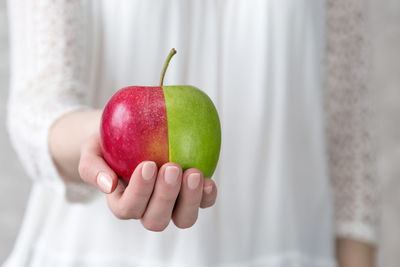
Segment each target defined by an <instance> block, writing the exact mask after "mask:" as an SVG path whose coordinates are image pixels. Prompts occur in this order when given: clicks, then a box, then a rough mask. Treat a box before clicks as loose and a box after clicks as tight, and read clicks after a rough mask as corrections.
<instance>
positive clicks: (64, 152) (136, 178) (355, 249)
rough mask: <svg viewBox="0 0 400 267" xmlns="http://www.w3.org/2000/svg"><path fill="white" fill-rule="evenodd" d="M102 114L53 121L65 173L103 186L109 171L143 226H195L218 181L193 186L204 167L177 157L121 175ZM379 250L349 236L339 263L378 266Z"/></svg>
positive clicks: (53, 140)
mask: <svg viewBox="0 0 400 267" xmlns="http://www.w3.org/2000/svg"><path fill="white" fill-rule="evenodd" d="M100 117H101V111H100V110H93V111H77V112H72V113H69V114H66V115H65V116H63V117H61V118H60V119H59V120H57V121H56V122H55V123H54V125H53V126H52V128H51V131H50V137H49V146H50V152H51V154H52V157H53V160H54V162H55V165H56V166H57V168H58V171H59V173H60V175H61V177H62V179H64V180H65V181H69V182H75V183H83V182H86V183H88V184H91V185H93V186H95V187H96V188H98V189H99V190H101V189H100V188H99V186H98V184H97V181H96V175H97V174H98V173H99V172H100V171H104V172H105V173H107V174H108V175H110V176H111V177H112V191H111V192H110V193H108V194H106V197H107V203H108V206H109V208H110V210H111V211H112V212H113V214H114V215H115V216H116V217H117V218H120V219H138V220H141V222H142V224H143V226H144V227H145V228H146V229H148V230H150V231H162V230H163V229H165V227H166V225H167V224H168V223H169V222H170V221H171V220H172V221H173V222H174V223H175V225H176V226H177V227H180V228H187V227H190V226H192V225H193V224H194V223H195V222H196V219H197V214H198V208H199V207H200V208H207V207H211V206H212V205H213V204H214V203H215V200H216V197H217V187H216V185H215V183H214V181H213V180H211V179H202V180H201V181H202V184H200V185H199V186H198V187H197V188H196V189H194V192H193V190H192V189H189V188H188V183H187V177H188V176H189V174H190V173H201V172H200V171H199V170H196V169H188V170H186V171H185V172H183V174H182V172H181V168H179V167H178V165H177V164H175V163H167V164H165V165H163V166H162V167H161V168H160V170H157V172H155V173H154V177H152V179H150V180H147V181H144V180H143V179H142V178H143V177H141V169H140V168H142V167H143V164H144V163H141V164H139V166H138V167H137V168H136V169H135V171H134V173H133V174H132V177H131V180H130V182H129V184H127V185H126V184H125V183H123V182H122V180H118V179H117V176H116V174H115V173H114V172H113V171H112V170H111V168H110V167H109V166H108V165H107V164H106V163H105V161H104V159H103V157H102V156H101V149H100V142H99V133H98V129H99V127H100ZM76 125H79V127H76ZM71 129H73V131H71ZM78 166H79V169H78ZM168 166H175V167H178V168H179V171H180V175H179V178H178V182H177V184H176V185H168V184H166V183H164V181H165V168H166V167H168ZM80 174H81V176H80ZM156 177H157V178H156ZM150 192H151V193H150ZM178 192H179V199H177V196H178ZM200 195H201V200H200V202H199V198H200ZM181 196H182V197H181ZM171 203H174V204H175V205H174V206H173V205H172V204H171ZM374 255H375V248H374V247H373V246H371V245H370V244H367V243H362V242H358V241H355V240H351V239H347V238H339V239H338V240H337V241H336V256H337V259H338V262H339V266H340V267H357V266H362V267H373V266H375V264H374Z"/></svg>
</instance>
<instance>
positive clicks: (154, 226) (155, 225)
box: [142, 220, 169, 232]
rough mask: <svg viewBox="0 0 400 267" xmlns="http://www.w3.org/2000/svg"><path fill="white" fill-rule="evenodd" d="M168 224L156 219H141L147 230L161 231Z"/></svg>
mask: <svg viewBox="0 0 400 267" xmlns="http://www.w3.org/2000/svg"><path fill="white" fill-rule="evenodd" d="M168 224H169V220H168V221H165V222H163V221H157V220H142V225H143V227H144V228H146V229H147V230H149V231H153V232H162V231H164V230H165V228H167V226H168Z"/></svg>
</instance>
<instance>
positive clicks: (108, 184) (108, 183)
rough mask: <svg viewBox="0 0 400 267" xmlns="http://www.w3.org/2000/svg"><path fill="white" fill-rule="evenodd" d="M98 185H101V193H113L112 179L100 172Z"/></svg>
mask: <svg viewBox="0 0 400 267" xmlns="http://www.w3.org/2000/svg"><path fill="white" fill-rule="evenodd" d="M97 184H98V185H99V187H100V189H101V191H103V192H104V193H107V194H108V193H110V192H111V188H112V179H111V177H110V176H109V175H108V174H106V173H104V172H100V173H99V174H98V175H97Z"/></svg>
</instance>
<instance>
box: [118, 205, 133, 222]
mask: <svg viewBox="0 0 400 267" xmlns="http://www.w3.org/2000/svg"><path fill="white" fill-rule="evenodd" d="M115 215H116V216H117V217H118V218H119V219H122V220H128V219H130V217H131V214H130V211H129V209H128V208H127V207H120V208H119V209H118V211H117V212H116V214H115Z"/></svg>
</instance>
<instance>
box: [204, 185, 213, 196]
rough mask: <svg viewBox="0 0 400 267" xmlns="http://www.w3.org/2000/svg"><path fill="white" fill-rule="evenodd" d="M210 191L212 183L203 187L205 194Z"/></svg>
mask: <svg viewBox="0 0 400 267" xmlns="http://www.w3.org/2000/svg"><path fill="white" fill-rule="evenodd" d="M211 191H212V185H208V186H206V187H204V192H206V194H210V193H211Z"/></svg>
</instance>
